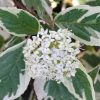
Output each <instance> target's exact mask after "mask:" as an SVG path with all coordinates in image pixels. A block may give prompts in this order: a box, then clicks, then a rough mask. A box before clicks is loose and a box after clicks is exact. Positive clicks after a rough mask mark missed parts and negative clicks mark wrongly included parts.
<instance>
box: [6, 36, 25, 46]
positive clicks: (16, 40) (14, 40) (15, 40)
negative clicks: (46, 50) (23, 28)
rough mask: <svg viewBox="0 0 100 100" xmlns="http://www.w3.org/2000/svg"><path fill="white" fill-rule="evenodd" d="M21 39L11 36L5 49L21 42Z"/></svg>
mask: <svg viewBox="0 0 100 100" xmlns="http://www.w3.org/2000/svg"><path fill="white" fill-rule="evenodd" d="M22 41H23V39H22V38H20V37H16V36H13V37H11V39H10V40H9V41H8V42H7V43H6V45H5V47H6V48H9V47H12V46H14V45H16V44H18V43H20V42H22Z"/></svg>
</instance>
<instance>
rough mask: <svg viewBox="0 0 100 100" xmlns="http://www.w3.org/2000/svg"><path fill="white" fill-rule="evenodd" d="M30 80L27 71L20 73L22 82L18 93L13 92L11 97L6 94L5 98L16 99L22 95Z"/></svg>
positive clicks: (7, 99)
mask: <svg viewBox="0 0 100 100" xmlns="http://www.w3.org/2000/svg"><path fill="white" fill-rule="evenodd" d="M29 82H30V77H29V76H28V75H27V73H24V74H20V84H19V85H18V89H17V92H16V94H15V95H14V94H12V95H11V96H10V97H9V96H8V95H6V96H5V97H4V98H3V100H14V99H16V98H18V97H19V96H21V95H22V94H23V93H24V92H25V90H26V89H27V87H28V85H29Z"/></svg>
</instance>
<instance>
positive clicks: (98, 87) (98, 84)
mask: <svg viewBox="0 0 100 100" xmlns="http://www.w3.org/2000/svg"><path fill="white" fill-rule="evenodd" d="M94 88H95V91H96V92H100V81H99V80H98V81H97V82H96V84H95V85H94Z"/></svg>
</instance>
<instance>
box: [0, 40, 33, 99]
mask: <svg viewBox="0 0 100 100" xmlns="http://www.w3.org/2000/svg"><path fill="white" fill-rule="evenodd" d="M25 43H26V41H23V42H21V43H19V44H17V45H15V46H13V47H10V48H8V49H7V50H6V51H5V52H3V53H1V54H0V57H1V56H3V55H4V54H5V53H7V52H10V51H14V50H16V48H19V47H21V46H22V45H23V44H25ZM30 79H31V77H30V76H29V75H28V74H27V72H26V71H25V73H24V74H22V73H20V84H19V85H18V89H17V91H16V94H15V95H14V94H12V95H11V96H10V97H9V95H8V94H7V95H6V96H4V98H3V100H14V99H16V98H18V97H19V96H21V95H22V94H23V93H24V92H25V90H26V89H27V87H28V85H29V82H30Z"/></svg>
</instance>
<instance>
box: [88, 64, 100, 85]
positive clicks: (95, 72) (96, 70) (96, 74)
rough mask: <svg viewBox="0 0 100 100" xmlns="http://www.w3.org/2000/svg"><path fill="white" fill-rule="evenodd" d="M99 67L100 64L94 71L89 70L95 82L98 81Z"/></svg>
mask: <svg viewBox="0 0 100 100" xmlns="http://www.w3.org/2000/svg"><path fill="white" fill-rule="evenodd" d="M99 68H100V64H99V65H98V66H96V67H95V68H94V69H93V70H92V71H90V72H89V75H90V76H91V78H92V80H93V82H94V83H95V82H96V79H97V76H98V73H99Z"/></svg>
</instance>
